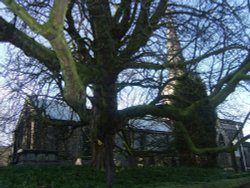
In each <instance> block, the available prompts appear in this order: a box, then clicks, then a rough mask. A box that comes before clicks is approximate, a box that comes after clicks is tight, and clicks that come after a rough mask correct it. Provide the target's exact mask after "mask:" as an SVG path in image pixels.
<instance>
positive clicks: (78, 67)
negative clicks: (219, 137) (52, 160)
mask: <svg viewBox="0 0 250 188" xmlns="http://www.w3.org/2000/svg"><path fill="white" fill-rule="evenodd" d="M1 2H2V3H4V4H5V6H6V7H8V10H7V13H5V14H4V12H2V16H1V17H0V41H1V42H8V43H10V44H12V45H14V46H15V47H17V48H18V49H20V51H21V52H20V53H21V56H20V55H15V56H12V58H10V61H9V64H8V66H7V67H6V68H10V71H14V72H19V74H21V76H20V77H21V79H22V81H23V82H21V80H18V81H17V80H15V81H14V82H13V83H14V84H16V86H18V88H19V87H22V86H24V85H25V84H27V83H28V82H25V81H26V80H24V79H23V78H26V76H27V77H28V78H29V81H34V80H39V81H38V82H36V84H38V85H42V86H41V87H45V86H44V85H46V84H49V85H50V84H51V83H53V84H54V85H56V88H57V90H58V93H59V95H60V96H61V98H62V99H63V100H64V101H65V102H66V103H67V104H68V105H69V106H71V108H72V109H73V110H74V111H75V112H76V113H77V114H78V115H79V117H80V119H81V125H82V126H87V127H88V130H89V133H90V135H91V142H92V158H93V159H92V161H93V164H94V165H95V166H102V165H104V166H105V167H106V168H105V169H106V174H107V178H108V183H111V182H112V179H113V172H114V163H113V146H114V135H115V133H116V132H117V131H119V130H120V129H122V127H123V126H124V125H125V123H124V122H126V121H127V120H128V119H131V118H138V117H144V116H146V115H151V116H156V117H163V118H166V119H170V120H172V121H176V122H177V123H176V124H175V126H176V128H177V129H178V130H179V132H180V134H182V135H183V138H184V139H185V140H186V142H187V147H188V148H189V149H190V151H192V152H195V153H198V154H199V153H206V152H219V151H230V150H232V149H235V147H236V146H237V144H236V145H235V146H234V147H222V148H214V147H212V148H207V147H206V148H199V147H201V146H200V145H199V147H197V146H196V145H195V144H194V142H193V141H192V139H191V138H192V137H190V135H189V134H188V131H187V129H186V128H185V126H183V125H184V124H185V123H187V122H188V121H189V120H194V121H195V120H196V119H197V117H198V115H197V112H198V111H200V109H204V108H203V107H204V106H206V107H207V106H209V107H211V108H213V109H215V108H216V107H217V106H219V105H220V104H221V103H223V102H224V101H225V100H226V99H227V97H228V96H229V95H230V94H231V93H233V92H234V90H235V89H236V88H238V87H240V86H241V85H244V88H245V89H249V88H248V87H249V85H247V81H249V70H250V54H249V48H248V47H249V33H248V32H247V31H248V30H247V29H248V26H249V25H248V22H249V20H248V14H249V12H248V7H247V6H248V5H247V4H244V3H242V4H240V3H227V2H226V1H225V2H224V1H222V2H214V1H212V0H211V1H205V2H203V1H198V0H197V1H196V2H192V3H188V2H185V1H184V2H181V3H180V2H175V1H166V0H120V1H116V0H102V1H101V0H94V1H93V0H82V1H78V0H72V1H69V0H60V1H59V0H54V1H49V0H41V1H34V2H33V1H32V2H31V1H26V0H24V1H18V0H16V1H14V0H1ZM167 8H168V9H169V10H171V14H172V15H173V19H174V21H175V28H176V32H177V33H178V35H179V41H180V46H181V49H180V50H181V51H179V52H177V53H176V54H182V55H183V56H185V58H183V59H182V63H181V64H172V63H170V61H169V59H166V52H167V50H166V40H169V39H167V36H166V26H167V24H166V23H167V21H168V16H167V15H168V14H170V13H169V11H166V10H167ZM242 10H244V11H243V13H242V12H240V11H242ZM11 13H13V14H11ZM6 14H7V15H6ZM8 14H9V15H8ZM10 18H11V19H12V20H11V21H10V22H8V21H7V20H9V19H10ZM24 56H25V58H24V59H22V58H21V57H24ZM27 58H28V60H27ZM29 66H31V67H33V69H32V71H31V69H29ZM176 66H177V67H178V69H181V67H185V69H186V70H187V71H190V72H196V73H199V74H200V77H201V78H202V79H203V82H204V83H206V87H207V88H208V89H209V93H208V94H206V95H201V96H199V98H198V99H196V100H190V101H191V102H190V101H189V102H188V103H186V104H185V105H181V106H180V105H174V104H173V103H167V102H162V101H167V100H173V99H175V100H176V101H182V100H183V98H182V95H172V94H168V93H164V92H163V90H164V88H166V86H167V87H168V85H171V84H172V83H173V80H180V77H179V76H178V75H177V76H174V77H173V76H171V74H170V73H171V72H170V71H169V70H171V69H174V68H176ZM20 82H21V83H20ZM13 83H12V84H13ZM29 83H30V82H29ZM180 86H181V85H180ZM29 87H30V86H29ZM46 87H47V88H48V85H47V86H46ZM129 88H140V89H139V91H140V90H141V91H144V93H147V94H148V96H147V97H145V98H146V99H147V100H146V102H144V103H142V104H140V105H134V106H129V107H126V108H123V109H119V110H118V99H117V96H118V95H120V94H121V93H122V92H123V91H126V90H127V89H129ZM14 89H16V87H14ZM25 91H26V92H27V88H26V90H25ZM178 98H179V99H178ZM88 103H90V105H89V106H88V105H87V104H88ZM87 106H88V107H87ZM197 124H199V120H198V123H197ZM246 138H247V137H246ZM246 138H244V139H246ZM244 139H243V140H244ZM243 140H241V141H243ZM238 144H239V143H238ZM103 163H104V164H103Z"/></svg>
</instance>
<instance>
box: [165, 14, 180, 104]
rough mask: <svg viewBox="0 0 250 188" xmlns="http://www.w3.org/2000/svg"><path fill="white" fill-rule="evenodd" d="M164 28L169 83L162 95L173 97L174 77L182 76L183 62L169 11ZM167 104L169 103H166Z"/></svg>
mask: <svg viewBox="0 0 250 188" xmlns="http://www.w3.org/2000/svg"><path fill="white" fill-rule="evenodd" d="M166 19H167V23H166V27H167V43H166V47H167V58H166V60H167V62H166V64H167V65H170V66H168V68H167V70H168V80H172V81H170V82H169V83H168V84H167V85H166V86H165V88H164V89H163V91H162V95H173V93H174V85H175V84H176V79H175V78H176V77H179V76H181V75H182V74H183V70H182V69H181V68H180V64H181V63H182V62H183V61H184V58H183V56H182V51H181V45H180V41H179V38H178V35H177V32H176V26H175V25H174V21H173V17H172V15H171V12H170V10H167V11H166ZM166 102H167V103H169V101H168V100H167V101H166Z"/></svg>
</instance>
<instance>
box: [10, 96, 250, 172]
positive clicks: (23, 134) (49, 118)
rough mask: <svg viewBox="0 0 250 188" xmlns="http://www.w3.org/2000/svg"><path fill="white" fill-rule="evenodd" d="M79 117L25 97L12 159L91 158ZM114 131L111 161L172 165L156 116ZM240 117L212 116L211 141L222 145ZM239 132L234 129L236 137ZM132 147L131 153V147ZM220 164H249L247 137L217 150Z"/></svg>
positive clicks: (165, 131) (164, 128)
mask: <svg viewBox="0 0 250 188" xmlns="http://www.w3.org/2000/svg"><path fill="white" fill-rule="evenodd" d="M78 122H79V117H78V116H77V114H75V113H74V112H73V111H72V110H71V108H70V107H69V106H67V105H66V104H65V103H62V102H59V101H56V100H45V99H38V98H35V97H28V98H27V100H26V102H25V104H24V107H23V110H22V112H21V115H20V118H19V121H18V123H17V126H16V130H15V132H14V144H13V154H12V160H11V162H12V163H13V164H27V163H28V164H36V163H39V164H41V163H45V164H52V163H53V164H54V163H63V164H65V163H66V164H76V163H78V164H84V163H87V162H89V159H90V158H91V157H90V155H91V151H90V143H89V138H88V135H87V134H86V130H85V128H84V127H80V126H79V125H78ZM129 124H130V125H129V126H128V127H127V128H126V129H124V130H123V131H121V132H119V133H118V134H117V135H116V148H115V163H116V164H117V165H131V164H132V165H172V166H174V165H175V166H176V165H178V157H177V156H176V153H175V149H174V147H173V144H172V141H173V138H172V136H171V128H169V126H168V125H167V124H166V123H165V122H162V121H159V120H152V119H144V120H142V119H140V120H134V121H131V122H130V123H129ZM240 126H241V123H239V122H235V121H230V120H221V119H220V120H218V123H217V132H218V135H217V143H218V145H227V144H228V143H229V142H230V140H231V139H232V137H233V136H234V134H235V132H236V131H237V130H238V129H239V127H240ZM240 137H242V133H240V134H239V135H238V139H239V138H240ZM131 151H133V153H132V152H131ZM218 162H219V165H220V166H221V167H223V168H238V169H242V170H247V169H248V170H249V169H250V143H247V142H246V143H243V144H242V145H241V146H240V147H239V148H238V150H237V151H235V152H233V153H221V154H219V157H218Z"/></svg>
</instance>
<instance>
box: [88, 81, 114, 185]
mask: <svg viewBox="0 0 250 188" xmlns="http://www.w3.org/2000/svg"><path fill="white" fill-rule="evenodd" d="M116 110H117V102H116V89H115V84H114V82H113V83H110V82H107V81H106V82H102V83H100V84H98V85H95V88H94V101H93V119H92V129H91V130H92V134H91V136H92V165H93V166H95V167H96V168H103V167H104V168H105V173H106V178H107V179H106V180H107V183H108V185H112V182H113V178H114V154H113V148H114V135H115V129H116V126H117V116H116Z"/></svg>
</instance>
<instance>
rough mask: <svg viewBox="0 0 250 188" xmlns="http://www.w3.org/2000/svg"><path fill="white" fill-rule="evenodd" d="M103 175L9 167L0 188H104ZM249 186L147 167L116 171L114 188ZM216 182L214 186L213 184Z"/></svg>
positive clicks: (207, 172) (201, 173)
mask: <svg viewBox="0 0 250 188" xmlns="http://www.w3.org/2000/svg"><path fill="white" fill-rule="evenodd" d="M104 180H105V176H104V172H103V171H101V170H96V169H93V168H90V167H79V166H59V165H58V166H10V167H1V168H0V188H99V187H100V188H102V187H103V188H105V187H107V186H106V184H105V181H104ZM239 180H240V181H243V180H244V181H245V182H247V181H248V180H249V181H248V182H250V174H249V173H234V172H225V171H223V170H220V169H199V168H167V167H147V168H133V169H121V170H119V171H117V173H116V177H115V181H114V186H113V187H114V188H125V187H126V188H128V187H129V188H153V187H154V188H163V187H167V188H177V187H180V188H185V187H187V188H189V187H190V188H191V187H192V188H200V187H208V186H207V185H211V187H214V188H215V187H216V185H217V184H218V186H219V184H223V185H226V184H228V185H229V186H223V187H227V188H229V187H230V185H234V183H235V185H239V184H236V182H238V181H239ZM216 182H217V183H216ZM218 186H217V187H218Z"/></svg>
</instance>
